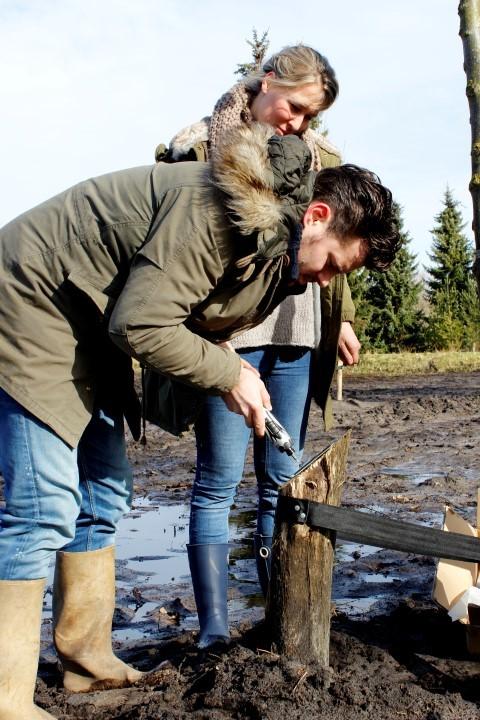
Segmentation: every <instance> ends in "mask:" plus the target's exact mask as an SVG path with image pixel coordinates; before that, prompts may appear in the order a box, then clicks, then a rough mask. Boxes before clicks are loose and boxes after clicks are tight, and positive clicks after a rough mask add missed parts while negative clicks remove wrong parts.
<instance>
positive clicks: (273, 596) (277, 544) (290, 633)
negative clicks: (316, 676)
mask: <svg viewBox="0 0 480 720" xmlns="http://www.w3.org/2000/svg"><path fill="white" fill-rule="evenodd" d="M349 442H350V432H348V433H346V434H345V435H344V436H343V437H342V438H340V440H337V441H336V442H335V443H333V444H332V445H330V446H329V447H328V448H327V449H326V450H325V451H324V452H322V453H321V454H320V455H318V456H317V457H316V458H314V459H313V460H312V461H311V462H310V463H308V464H307V465H306V466H305V467H303V468H301V469H300V470H299V472H298V473H297V474H296V475H294V476H293V478H292V479H291V480H290V481H289V482H288V483H286V484H285V485H283V486H282V488H281V489H280V494H281V495H284V496H286V497H295V498H301V499H304V500H313V501H315V502H322V503H327V504H329V505H339V504H340V497H341V491H342V486H343V484H344V482H345V479H346V463H347V454H348V447H349ZM334 551H335V532H334V531H330V530H318V529H315V530H314V529H311V528H309V527H308V525H289V524H288V523H287V522H286V521H280V522H279V518H278V517H277V518H276V521H275V533H274V541H273V547H272V568H271V580H270V590H269V594H268V598H267V610H266V620H267V626H268V627H269V630H270V633H271V637H272V640H273V642H274V644H275V646H276V649H277V652H279V653H280V654H282V655H285V656H287V657H288V658H290V659H292V660H298V661H300V662H302V663H305V664H316V665H320V666H322V667H328V662H329V645H330V614H331V595H332V570H333V561H334Z"/></svg>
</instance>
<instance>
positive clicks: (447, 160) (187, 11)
mask: <svg viewBox="0 0 480 720" xmlns="http://www.w3.org/2000/svg"><path fill="white" fill-rule="evenodd" d="M457 5H458V3H457V2H454V0H401V1H400V0H397V2H393V1H392V0H363V1H362V2H359V1H358V0H337V2H336V3H332V2H331V1H328V2H325V1H324V0H318V1H317V2H315V3H305V4H303V5H302V3H300V2H297V3H292V2H285V0H275V2H270V0H267V1H265V2H263V4H260V3H259V2H258V0H255V1H254V0H243V1H242V2H228V0H204V1H203V2H202V3H199V2H198V1H195V2H194V1H193V0H182V1H181V2H175V1H174V0H135V2H132V1H131V0H41V1H40V0H37V1H36V0H30V2H11V1H9V0H0V78H1V80H0V83H1V97H2V112H1V113H0V137H1V138H2V143H1V154H0V160H1V161H0V191H1V198H2V202H1V203H0V224H4V223H5V222H7V221H8V220H10V219H11V218H13V217H14V216H15V215H17V214H19V213H20V212H22V211H23V210H26V209H28V208H29V207H32V206H33V205H35V204H37V203H38V202H41V201H42V200H44V199H46V198H48V197H50V196H51V195H53V194H55V193H57V192H59V191H61V190H63V189H64V188H66V187H68V186H69V185H72V184H73V183H75V182H77V181H79V180H82V179H84V178H86V177H90V176H92V175H98V174H101V173H104V172H109V171H111V170H116V169H120V168H123V167H130V166H134V165H143V164H149V163H151V162H153V152H154V148H155V146H156V145H157V144H158V143H159V142H165V143H168V141H169V139H170V137H171V136H172V135H173V134H174V133H175V132H176V131H177V130H178V129H179V128H180V127H183V126H185V125H187V124H189V123H191V122H193V121H195V120H197V119H199V118H201V117H202V116H204V115H207V114H209V113H210V111H211V109H212V107H213V105H214V103H215V101H216V99H217V98H218V97H219V95H220V94H221V93H222V92H223V91H225V90H226V89H227V88H228V87H230V86H231V85H232V84H233V82H234V81H235V77H234V75H233V71H234V69H235V68H236V65H237V63H239V62H242V61H248V60H249V48H248V46H247V44H246V39H247V38H250V37H251V31H252V28H253V27H256V28H257V30H258V31H259V32H262V31H263V30H268V31H269V38H270V51H271V52H274V51H275V50H277V49H279V48H281V47H282V46H284V45H287V44H293V43H296V42H304V43H307V44H309V45H312V46H313V47H315V48H317V49H318V50H320V51H321V52H323V53H324V54H325V55H326V56H327V57H328V58H329V60H330V62H331V63H332V65H333V67H334V68H335V70H336V72H337V75H338V79H339V82H340V96H339V99H338V101H337V102H336V103H335V105H334V106H333V107H332V108H331V109H330V110H329V111H328V112H327V113H325V115H324V123H325V126H326V127H327V128H328V130H329V137H330V139H331V140H332V141H333V142H334V143H335V144H336V145H337V146H338V147H339V148H340V150H341V151H342V154H343V158H344V160H345V161H346V162H354V163H357V164H359V165H364V166H366V167H369V168H370V169H372V170H375V171H376V172H377V173H378V174H379V175H380V176H381V178H382V180H383V181H384V182H385V184H387V185H389V187H391V189H392V190H393V192H394V195H395V197H396V199H397V200H398V201H399V202H400V204H401V205H402V206H403V209H404V220H405V225H406V228H407V229H408V230H409V232H410V234H411V236H412V249H413V251H414V252H415V253H417V256H418V261H419V266H420V269H421V266H422V265H423V264H425V263H428V258H427V252H428V249H429V248H430V246H431V235H430V232H429V231H430V230H431V228H432V227H433V225H434V216H435V215H436V214H437V213H438V212H439V211H440V210H441V207H442V197H443V193H444V191H445V188H446V186H447V184H448V185H449V187H450V188H451V190H452V192H453V194H454V197H456V198H457V199H458V200H459V201H460V202H461V203H462V211H463V215H464V219H465V221H466V223H467V228H466V231H467V234H469V236H471V232H470V225H471V214H472V213H471V199H470V195H469V193H468V182H469V179H470V126H469V116H468V103H467V100H466V97H465V75H464V72H463V55H462V44H461V40H460V38H459V36H458V27H459V20H458V14H457Z"/></svg>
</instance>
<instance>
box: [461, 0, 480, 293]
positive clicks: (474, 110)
mask: <svg viewBox="0 0 480 720" xmlns="http://www.w3.org/2000/svg"><path fill="white" fill-rule="evenodd" d="M458 14H459V15H460V37H461V38H462V43H463V57H464V65H463V67H464V69H465V74H466V76H467V90H466V92H467V97H468V105H469V108H470V126H471V129H472V150H471V156H472V179H471V180H470V193H471V195H472V201H473V225H472V227H473V233H474V235H475V246H476V259H475V263H474V266H473V272H474V275H475V277H476V279H477V285H478V289H479V292H480V0H460V4H459V6H458Z"/></svg>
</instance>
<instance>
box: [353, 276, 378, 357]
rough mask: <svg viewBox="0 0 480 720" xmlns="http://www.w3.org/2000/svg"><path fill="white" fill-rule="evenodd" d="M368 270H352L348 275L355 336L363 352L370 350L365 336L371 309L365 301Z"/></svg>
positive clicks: (368, 341) (367, 338)
mask: <svg viewBox="0 0 480 720" xmlns="http://www.w3.org/2000/svg"><path fill="white" fill-rule="evenodd" d="M369 276H370V270H367V268H366V267H362V268H359V269H358V270H353V271H352V272H351V273H349V275H348V284H349V286H350V292H351V293H352V300H353V304H354V305H355V324H354V328H355V334H356V336H357V338H358V339H359V340H360V342H361V344H362V349H363V350H370V349H371V345H370V339H369V337H368V336H367V334H366V331H367V328H368V325H369V323H370V319H371V317H372V311H373V307H372V305H371V304H370V303H369V301H368V300H367V297H366V295H367V290H368V286H369Z"/></svg>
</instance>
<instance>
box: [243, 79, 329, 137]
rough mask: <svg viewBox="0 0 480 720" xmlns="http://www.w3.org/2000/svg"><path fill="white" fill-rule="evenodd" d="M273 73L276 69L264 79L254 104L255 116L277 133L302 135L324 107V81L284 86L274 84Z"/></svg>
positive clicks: (253, 111) (255, 118) (253, 112)
mask: <svg viewBox="0 0 480 720" xmlns="http://www.w3.org/2000/svg"><path fill="white" fill-rule="evenodd" d="M272 77H273V73H268V75H265V77H264V78H263V80H262V86H261V88H260V92H259V93H258V95H257V96H256V97H255V99H254V101H253V103H252V107H251V110H252V115H253V119H254V120H257V121H258V122H264V123H268V124H269V125H271V126H272V127H273V128H275V132H276V134H277V135H301V134H302V133H303V132H304V131H305V130H306V129H307V127H308V123H309V122H310V120H312V118H314V117H315V116H316V115H317V114H318V112H319V110H320V106H321V103H322V101H323V91H322V88H321V87H320V83H309V84H308V85H299V86H298V87H282V86H275V85H272V83H271V80H272Z"/></svg>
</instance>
